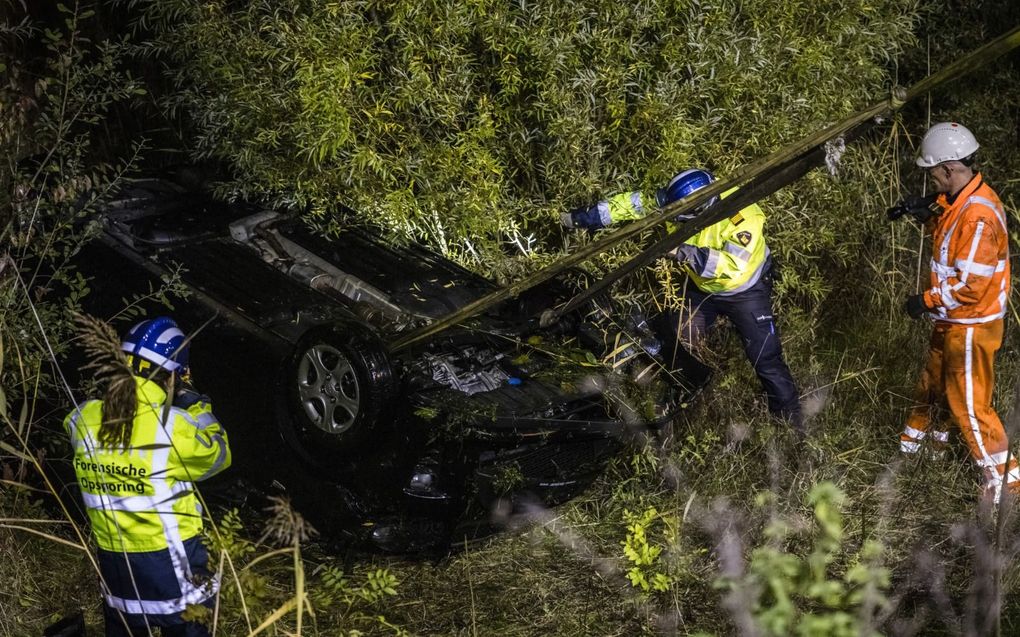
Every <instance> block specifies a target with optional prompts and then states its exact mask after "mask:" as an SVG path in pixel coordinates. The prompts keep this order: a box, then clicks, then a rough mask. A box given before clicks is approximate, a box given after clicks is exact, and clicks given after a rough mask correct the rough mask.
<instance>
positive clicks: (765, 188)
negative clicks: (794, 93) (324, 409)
mask: <svg viewBox="0 0 1020 637" xmlns="http://www.w3.org/2000/svg"><path fill="white" fill-rule="evenodd" d="M1018 46H1020V26H1017V27H1014V28H1013V29H1011V30H1010V31H1008V32H1007V33H1005V34H1003V35H1001V36H999V37H997V38H996V39H994V40H992V41H991V42H988V43H987V44H985V45H984V46H981V47H979V48H977V49H975V50H974V51H971V52H970V53H968V54H967V55H965V56H964V57H962V58H960V59H958V60H956V61H955V62H953V63H952V64H950V65H948V66H946V67H945V68H943V69H942V70H940V71H939V72H938V73H933V74H932V75H929V76H928V77H926V78H924V79H923V80H921V81H920V82H918V83H916V84H914V85H913V86H912V87H910V88H909V89H908V90H906V91H903V90H902V89H895V90H894V91H893V94H892V95H891V96H890V97H889V98H887V99H883V100H881V101H879V102H876V103H874V104H872V105H871V106H869V107H867V108H865V109H862V110H860V111H858V112H856V113H854V114H852V115H850V116H848V117H847V118H845V119H843V120H842V121H840V122H837V123H835V124H832V125H830V126H828V127H826V128H824V129H822V130H821V131H818V132H816V133H813V134H811V135H807V136H806V137H804V138H802V139H800V140H798V141H796V142H793V143H791V144H789V145H788V146H785V147H783V148H781V149H779V150H777V151H776V152H774V153H772V154H771V155H768V156H767V157H763V158H761V159H758V160H756V161H753V162H751V163H750V164H747V165H745V166H743V167H742V168H741V169H740V170H738V171H737V172H736V173H735V174H734V175H732V176H730V177H729V178H727V179H721V180H718V181H716V182H714V183H712V184H710V185H709V186H707V187H705V188H702V189H701V190H698V191H697V192H695V193H694V194H692V195H691V196H689V197H687V198H685V199H681V200H679V201H676V202H673V203H672V204H670V205H668V206H665V207H663V208H661V209H659V210H658V211H656V212H655V213H654V214H651V215H648V216H647V217H645V218H643V219H640V220H637V221H634V222H631V223H629V224H627V225H626V226H623V227H622V228H620V229H619V230H616V231H615V232H612V233H609V234H607V235H606V236H605V237H603V238H601V239H599V240H597V241H593V242H591V243H589V244H587V245H585V246H583V247H582V248H581V249H580V250H578V251H577V252H574V253H572V254H568V255H565V256H564V257H563V258H561V259H559V260H558V261H556V262H555V263H553V264H552V265H550V266H548V267H546V268H544V269H542V270H539V271H538V272H534V273H532V274H531V275H529V276H527V277H525V278H524V279H522V280H520V281H518V282H516V283H512V284H510V285H508V286H506V287H504V288H501V289H499V290H495V291H493V292H490V293H489V294H486V295H485V296H483V297H481V298H479V299H476V300H475V301H472V302H471V303H468V304H467V305H465V306H464V307H462V308H460V309H459V310H457V311H455V312H452V313H450V314H448V315H447V316H444V317H442V318H439V319H436V320H435V321H433V322H432V323H430V324H429V325H426V326H423V327H421V328H418V329H416V330H414V331H411V332H409V333H407V334H404V335H402V336H401V337H399V338H397V339H396V340H395V341H393V342H392V343H390V349H391V350H392V351H398V350H401V349H404V348H407V347H410V346H411V345H414V344H416V343H420V342H421V341H422V340H424V339H426V338H428V337H430V336H432V335H434V334H438V333H439V332H441V331H443V330H445V329H447V328H449V327H452V326H454V325H457V324H458V323H461V322H463V321H465V320H467V319H469V318H471V317H473V316H476V315H478V314H480V313H482V312H484V311H486V310H488V309H490V308H492V307H494V306H496V305H498V304H499V303H502V302H503V301H506V300H508V299H511V298H514V297H516V296H517V295H519V294H520V293H521V292H523V291H525V290H528V289H530V288H532V287H534V286H536V285H539V284H541V283H544V282H545V281H548V280H549V279H551V278H553V277H555V276H556V275H558V274H560V273H561V272H563V271H565V270H567V269H569V268H571V267H573V266H575V265H577V264H578V263H581V262H583V261H585V260H587V259H588V258H590V257H592V256H594V255H596V254H599V253H601V252H605V251H606V250H608V249H610V248H612V247H613V246H615V245H617V244H619V243H621V242H623V241H626V240H627V239H630V238H631V237H634V236H637V235H638V234H640V233H642V232H644V231H645V230H648V229H649V228H653V227H655V226H657V225H660V224H662V223H664V222H665V221H667V220H669V219H672V218H674V217H675V216H677V215H679V214H684V213H687V212H690V211H692V210H694V209H695V208H697V207H698V206H700V205H701V204H702V203H704V202H706V201H708V200H709V199H711V198H712V197H715V196H716V195H720V194H722V193H723V192H726V191H728V190H731V189H733V188H737V187H743V186H747V187H748V188H753V190H754V193H755V197H756V198H755V199H751V200H748V198H747V197H745V196H742V195H741V194H740V193H735V194H734V195H732V196H731V197H728V198H727V199H726V200H723V201H724V202H728V203H726V204H725V205H718V204H717V205H715V206H713V207H712V210H711V211H710V212H709V214H707V215H701V216H700V217H699V218H698V219H695V220H694V221H692V222H689V223H687V224H684V225H683V226H682V227H681V229H680V230H678V231H677V232H674V233H673V234H671V235H670V236H669V237H668V238H667V239H668V242H666V240H665V239H664V240H662V241H661V242H659V243H656V244H655V245H653V246H652V248H649V249H646V250H645V251H643V252H642V253H641V254H639V255H638V256H637V257H635V258H634V259H632V260H631V261H630V262H628V263H627V264H625V265H624V266H623V268H621V270H623V271H622V272H621V270H617V271H615V272H614V273H613V274H611V275H607V276H606V277H604V280H603V281H602V282H600V283H599V284H597V285H601V288H600V289H603V290H604V289H605V288H607V287H609V285H611V284H612V283H613V282H615V281H617V280H619V278H620V277H621V276H623V275H625V274H627V273H629V272H631V271H633V270H634V269H635V268H637V267H638V266H640V265H643V264H644V263H647V262H648V261H650V260H651V259H652V258H654V256H655V255H654V254H652V249H653V248H655V249H658V248H659V246H660V244H662V245H669V246H675V245H679V244H680V243H682V242H683V241H684V240H685V239H688V238H690V237H691V236H693V235H694V234H696V233H697V232H698V231H700V230H701V229H702V228H704V227H707V226H708V225H711V224H712V223H714V222H717V221H720V220H722V219H724V218H725V217H726V216H727V215H728V214H733V213H732V211H731V209H733V208H734V206H733V205H732V204H737V203H743V205H745V206H746V205H748V204H750V203H753V202H754V201H757V200H758V199H760V198H762V197H765V196H768V195H770V194H772V193H773V192H775V191H776V190H778V189H779V188H781V187H783V186H784V185H786V184H788V183H790V182H791V181H793V179H796V178H799V176H800V175H797V176H796V177H793V178H791V179H788V180H787V178H788V177H790V176H791V175H794V174H795V173H797V172H798V171H799V170H800V168H803V167H804V166H805V165H806V164H802V163H801V162H805V161H806V158H807V157H809V156H812V155H817V153H818V152H819V150H820V149H824V146H825V144H826V142H829V141H831V140H834V139H836V138H838V137H846V136H848V135H849V134H850V132H851V131H855V130H858V127H859V126H861V125H862V124H865V123H866V122H869V121H873V120H874V119H875V118H876V117H878V116H880V115H885V114H888V113H891V112H893V111H896V110H898V109H899V108H901V107H902V106H903V105H904V104H906V103H907V102H910V101H912V100H914V99H917V98H918V97H920V96H923V95H925V94H927V93H928V92H929V91H931V90H933V89H936V88H938V87H940V86H942V85H944V84H946V83H947V82H950V81H952V80H955V79H958V78H960V77H962V76H963V75H964V74H966V73H968V72H970V71H973V70H974V69H978V68H981V67H982V66H984V65H986V64H988V63H989V62H991V61H992V60H995V59H996V58H998V57H1000V56H1002V55H1005V54H1006V53H1009V52H1010V51H1012V50H1014V49H1016V48H1017V47H1018ZM858 132H859V130H858ZM794 166H799V168H796V169H795V168H794ZM808 169H809V168H808ZM787 170H789V171H790V172H785V173H784V171H787ZM804 172H807V170H806V169H805V170H804ZM800 174H803V173H800ZM784 175H785V176H784ZM730 200H732V201H730ZM720 203H722V202H720ZM659 254H661V252H659ZM649 255H651V257H649ZM607 279H608V282H606V280H607ZM582 294H587V292H583V293H582ZM589 296H590V295H589ZM586 298H587V297H586ZM577 305H578V303H574V300H571V301H570V302H568V304H567V306H568V307H576V306H577ZM562 312H563V309H561V310H559V311H558V312H557V314H561V313H562Z"/></svg>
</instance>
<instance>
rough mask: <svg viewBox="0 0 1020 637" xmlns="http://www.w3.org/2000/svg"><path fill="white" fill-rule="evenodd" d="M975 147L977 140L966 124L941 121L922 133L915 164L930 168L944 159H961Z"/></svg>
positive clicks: (972, 151) (968, 155)
mask: <svg viewBox="0 0 1020 637" xmlns="http://www.w3.org/2000/svg"><path fill="white" fill-rule="evenodd" d="M977 149H978V143H977V140H976V139H974V134H973V133H971V132H970V131H969V130H967V127H966V126H964V125H963V124H957V123H956V122H942V123H939V124H935V125H934V126H932V127H931V128H929V129H928V132H927V133H925V134H924V139H922V140H921V154H920V155H918V157H917V165H918V166H920V167H921V168H931V167H933V166H938V165H939V164H941V163H942V162H944V161H963V160H965V159H967V158H968V157H970V156H971V155H973V154H974V153H975V152H976V151H977Z"/></svg>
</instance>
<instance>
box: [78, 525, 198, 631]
mask: <svg viewBox="0 0 1020 637" xmlns="http://www.w3.org/2000/svg"><path fill="white" fill-rule="evenodd" d="M184 550H185V553H186V557H187V560H188V563H189V566H190V569H191V573H192V575H193V576H194V577H197V578H209V577H211V576H212V572H210V570H209V568H208V564H209V554H208V552H207V551H206V549H205V546H203V545H202V540H201V538H199V537H193V538H190V539H188V540H185V541H184ZM96 558H97V560H98V562H99V570H100V572H101V573H102V574H103V580H104V581H105V582H106V585H107V587H109V590H110V593H111V594H113V595H116V596H118V597H123V598H128V599H143V600H166V599H173V598H175V597H178V596H180V595H181V589H180V585H179V584H178V579H177V574H176V573H175V572H174V567H173V564H172V563H171V561H170V553H169V552H168V551H166V550H162V551H151V552H139V553H132V552H129V553H115V552H111V551H104V550H102V549H100V550H99V551H98V552H97V555H96ZM215 602H216V598H215V597H212V598H211V599H208V600H206V601H205V602H203V603H202V605H203V606H206V607H208V608H210V609H212V608H213V607H214V605H215ZM103 617H104V619H105V620H106V637H139V636H142V635H145V636H148V635H150V634H151V635H163V637H208V636H209V629H207V628H206V627H205V626H203V625H201V624H197V623H195V622H185V621H184V620H183V619H182V618H181V614H180V613H172V614H150V615H140V614H135V613H122V612H120V611H118V610H116V609H113V608H110V607H109V606H107V605H106V604H104V605H103ZM125 624H126V625H125Z"/></svg>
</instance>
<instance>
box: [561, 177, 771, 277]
mask: <svg viewBox="0 0 1020 637" xmlns="http://www.w3.org/2000/svg"><path fill="white" fill-rule="evenodd" d="M735 191H736V189H733V190H729V191H727V192H725V193H723V194H722V197H724V198H725V197H727V196H729V195H731V194H732V193H733V192H735ZM652 202H654V198H653V197H646V196H645V195H643V194H642V193H640V192H624V193H620V194H618V195H615V196H613V197H610V198H609V199H607V200H605V201H600V202H599V203H598V204H596V205H595V206H592V207H591V208H590V209H589V210H588V211H587V212H586V213H585V214H582V215H578V217H577V222H578V225H579V226H581V227H590V228H602V227H606V226H610V225H612V224H614V223H617V222H620V221H630V220H634V219H641V218H643V217H645V216H646V215H647V214H648V213H649V212H650V211H652V210H655V208H656V206H655V204H654V203H652ZM666 228H667V230H668V231H669V232H673V231H674V230H676V226H675V225H674V224H672V223H670V222H667V223H666ZM764 228H765V213H764V212H762V209H761V208H759V207H758V204H751V205H750V206H747V207H746V208H743V209H741V210H740V211H739V212H737V213H736V214H735V215H733V216H732V217H729V218H727V219H723V220H722V221H720V222H718V223H716V224H714V225H711V226H709V227H707V228H705V229H704V230H702V231H701V232H699V233H698V234H696V235H694V236H693V237H691V238H690V239H687V241H685V242H684V244H683V246H681V248H680V250H679V254H678V258H681V256H682V260H683V263H684V269H685V270H686V271H687V274H688V275H689V276H690V277H691V280H692V281H694V284H695V285H696V286H698V289H700V290H701V291H702V292H705V293H707V294H717V295H720V296H727V295H730V294H736V293H738V292H743V291H744V290H746V289H748V288H750V287H751V286H752V285H754V284H755V283H757V282H758V279H760V278H761V275H762V272H763V271H764V269H765V265H766V263H767V262H768V258H769V249H768V246H767V245H765V236H764V232H763V231H764Z"/></svg>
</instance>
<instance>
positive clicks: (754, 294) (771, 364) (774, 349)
mask: <svg viewBox="0 0 1020 637" xmlns="http://www.w3.org/2000/svg"><path fill="white" fill-rule="evenodd" d="M771 270H772V268H771V264H768V265H766V270H765V272H764V273H762V276H761V278H760V279H759V280H758V282H757V283H755V284H754V285H753V286H751V287H750V288H748V289H747V290H744V291H743V292H738V293H737V294H733V295H730V296H719V295H715V294H705V293H704V292H702V291H701V290H698V289H697V288H696V287H694V285H688V288H687V291H686V293H685V297H686V299H685V301H686V305H685V307H684V309H683V311H681V312H667V313H664V314H663V315H661V317H660V318H659V320H658V321H657V325H656V331H657V332H658V336H659V338H660V339H661V340H662V342H663V350H662V353H663V358H664V360H665V362H666V364H667V365H670V364H672V365H673V366H674V369H677V370H678V375H679V376H687V377H690V376H691V372H692V371H693V373H694V375H695V377H696V378H700V379H703V380H704V382H707V380H708V378H707V372H706V371H704V370H699V369H698V368H697V365H695V364H692V363H691V362H690V360H689V359H690V354H688V353H687V352H686V351H685V348H686V349H689V350H693V351H697V349H698V348H699V347H700V346H701V344H702V342H703V341H704V339H705V337H706V336H707V334H708V332H709V330H710V329H711V328H712V326H713V325H714V324H715V321H716V319H717V318H718V317H719V316H725V317H726V318H728V319H729V320H730V322H731V323H733V326H734V327H736V328H737V332H739V333H740V338H741V341H742V342H743V345H744V354H745V355H746V356H747V360H748V361H750V363H751V366H752V367H754V372H755V374H757V375H758V380H760V381H761V385H762V388H763V389H764V390H765V395H766V396H767V398H768V405H769V411H770V412H772V413H773V414H774V415H776V416H778V417H780V418H782V419H784V420H787V421H789V422H790V423H792V424H793V425H794V426H795V427H797V428H798V429H799V428H800V427H801V425H802V417H801V411H800V399H799V392H798V390H797V384H796V383H794V381H793V376H792V375H791V374H790V368H789V367H787V366H786V362H785V361H784V360H783V347H782V343H781V341H780V338H779V328H778V327H777V326H776V321H775V318H774V316H773V314H772V271H771ZM702 367H704V366H702Z"/></svg>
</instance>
